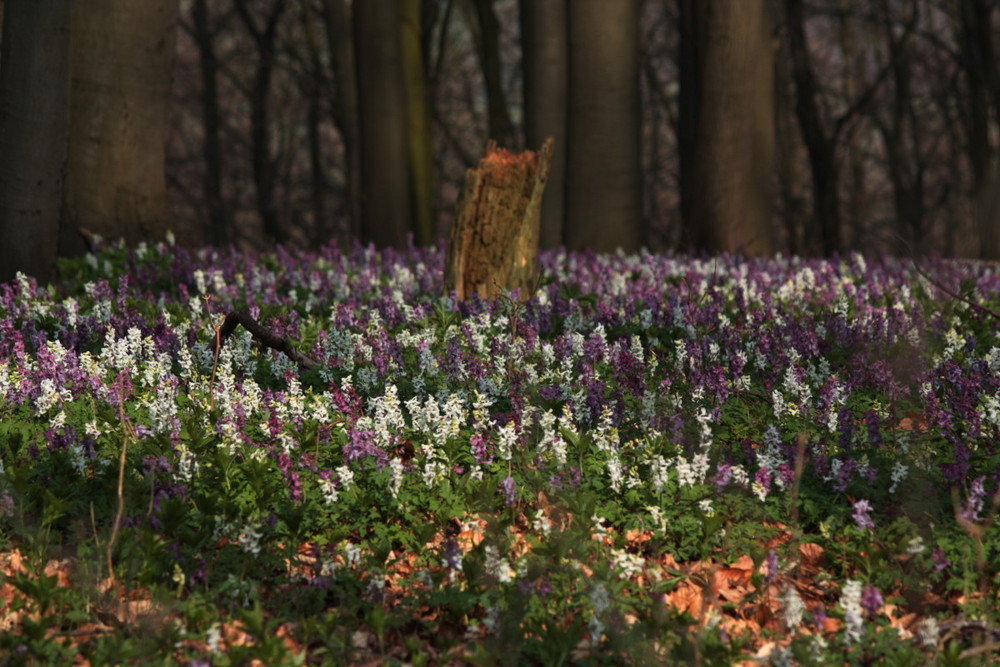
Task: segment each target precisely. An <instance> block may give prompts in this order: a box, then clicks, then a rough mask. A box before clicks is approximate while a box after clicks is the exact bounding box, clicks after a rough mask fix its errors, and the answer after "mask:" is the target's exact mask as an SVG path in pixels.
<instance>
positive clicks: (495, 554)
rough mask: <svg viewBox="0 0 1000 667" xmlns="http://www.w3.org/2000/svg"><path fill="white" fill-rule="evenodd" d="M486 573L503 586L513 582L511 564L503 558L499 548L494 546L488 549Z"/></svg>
mask: <svg viewBox="0 0 1000 667" xmlns="http://www.w3.org/2000/svg"><path fill="white" fill-rule="evenodd" d="M486 573H487V574H489V575H490V576H492V577H495V578H496V580H497V581H499V582H500V583H501V584H505V583H507V582H508V581H511V579H513V577H514V570H513V568H511V566H510V563H508V562H507V559H506V558H502V557H501V556H500V552H499V551H497V548H496V547H494V546H492V545H489V546H487V547H486Z"/></svg>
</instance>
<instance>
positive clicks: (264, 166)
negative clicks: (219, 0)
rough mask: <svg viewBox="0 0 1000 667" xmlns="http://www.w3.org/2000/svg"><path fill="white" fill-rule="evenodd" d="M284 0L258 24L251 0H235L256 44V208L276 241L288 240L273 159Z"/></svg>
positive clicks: (252, 120) (252, 99) (253, 108)
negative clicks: (274, 96) (273, 105)
mask: <svg viewBox="0 0 1000 667" xmlns="http://www.w3.org/2000/svg"><path fill="white" fill-rule="evenodd" d="M255 4H256V3H255ZM285 7H286V5H285V0H275V2H274V4H273V5H271V6H270V8H269V11H268V12H267V15H266V17H265V19H264V21H263V26H258V25H257V20H256V19H255V18H254V16H253V14H252V13H251V12H252V9H251V6H250V4H249V2H248V0H236V10H237V13H238V14H239V16H240V19H241V20H242V21H243V24H244V26H246V29H247V32H249V33H250V36H251V37H252V38H253V40H254V43H255V44H256V45H257V72H256V74H255V76H254V82H253V87H252V88H251V89H250V137H251V148H250V150H251V155H252V156H253V181H254V185H255V186H256V189H257V212H258V214H259V215H260V218H261V222H262V224H263V227H264V234H265V235H266V236H267V237H268V238H270V239H272V240H273V241H275V242H276V243H286V242H287V241H288V238H289V232H288V229H286V228H285V226H284V225H282V224H281V220H280V219H279V216H278V203H277V201H276V195H275V189H276V186H277V177H276V175H275V167H274V160H273V158H272V157H271V121H270V118H271V100H270V98H271V78H272V76H273V74H274V68H275V64H276V59H277V55H278V54H277V46H278V45H277V38H278V22H279V21H280V20H281V15H282V14H283V13H284V12H285Z"/></svg>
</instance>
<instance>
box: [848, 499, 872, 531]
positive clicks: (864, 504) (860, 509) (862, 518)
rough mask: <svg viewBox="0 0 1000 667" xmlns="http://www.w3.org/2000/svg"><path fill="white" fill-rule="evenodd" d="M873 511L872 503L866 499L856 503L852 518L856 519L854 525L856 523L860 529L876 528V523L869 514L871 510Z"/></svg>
mask: <svg viewBox="0 0 1000 667" xmlns="http://www.w3.org/2000/svg"><path fill="white" fill-rule="evenodd" d="M871 511H872V506H871V503H869V502H868V501H867V500H866V499H864V498H862V499H861V500H859V501H857V502H856V503H854V514H853V515H852V518H853V519H854V525H856V526H857V527H858V528H859V529H860V530H865V529H867V528H874V527H875V524H874V522H872V518H871V517H870V516H869V512H871Z"/></svg>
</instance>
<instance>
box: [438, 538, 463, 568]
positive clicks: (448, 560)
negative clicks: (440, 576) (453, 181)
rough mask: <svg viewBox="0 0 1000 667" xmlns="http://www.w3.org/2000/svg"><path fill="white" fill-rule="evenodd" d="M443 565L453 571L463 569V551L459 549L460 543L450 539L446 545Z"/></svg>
mask: <svg viewBox="0 0 1000 667" xmlns="http://www.w3.org/2000/svg"><path fill="white" fill-rule="evenodd" d="M442 555H443V556H444V558H443V563H444V565H445V566H446V567H448V568H449V569H452V570H461V569H462V551H461V549H459V548H458V542H456V541H455V540H453V539H451V538H449V539H448V540H447V541H445V543H444V553H443V554H442Z"/></svg>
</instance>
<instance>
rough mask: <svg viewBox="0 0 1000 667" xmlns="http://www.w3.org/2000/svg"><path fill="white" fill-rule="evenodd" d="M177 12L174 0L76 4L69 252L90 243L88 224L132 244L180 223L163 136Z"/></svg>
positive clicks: (63, 238) (63, 241)
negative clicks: (171, 198)
mask: <svg viewBox="0 0 1000 667" xmlns="http://www.w3.org/2000/svg"><path fill="white" fill-rule="evenodd" d="M178 16H179V4H178V2H177V1H176V0H88V1H87V2H77V3H74V4H73V20H72V35H73V39H72V43H71V49H72V60H71V73H72V74H71V75H72V79H71V88H70V133H69V148H68V157H67V164H66V188H65V193H64V199H63V205H64V208H63V212H64V215H63V222H64V224H63V226H62V227H61V229H60V252H61V253H62V254H77V253H79V252H82V251H83V250H84V248H83V243H82V241H81V239H80V235H79V231H78V230H80V229H86V230H89V231H90V232H93V233H96V234H100V235H101V236H104V237H105V238H110V239H117V238H123V239H125V241H126V242H127V243H130V244H131V243H136V242H139V241H142V240H147V239H151V238H155V237H158V236H161V235H162V234H164V233H165V232H166V231H168V230H169V229H170V228H171V226H172V224H173V216H172V215H171V212H170V207H169V205H168V203H167V187H166V177H165V175H164V143H165V137H166V130H167V120H168V112H169V102H170V87H171V75H172V73H171V65H172V62H173V58H174V52H175V50H176V49H175V47H176V40H177V20H178Z"/></svg>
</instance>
